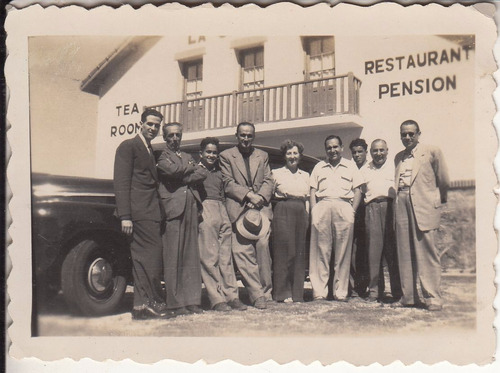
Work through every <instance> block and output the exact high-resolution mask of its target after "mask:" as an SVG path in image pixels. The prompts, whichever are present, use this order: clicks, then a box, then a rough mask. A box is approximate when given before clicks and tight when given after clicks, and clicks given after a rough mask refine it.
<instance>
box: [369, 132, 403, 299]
mask: <svg viewBox="0 0 500 373" xmlns="http://www.w3.org/2000/svg"><path fill="white" fill-rule="evenodd" d="M387 153H388V148H387V143H386V142H385V141H384V140H381V139H377V140H375V141H373V142H372V144H371V146H370V155H371V156H372V161H371V162H369V163H367V164H366V165H365V166H364V167H362V168H361V173H362V174H363V177H364V179H365V186H364V187H363V191H364V196H365V197H364V199H365V200H364V202H365V219H366V220H365V227H366V243H367V244H368V264H369V274H370V277H369V279H370V283H369V286H368V288H369V295H368V299H367V300H368V301H369V302H376V301H377V300H380V301H382V299H383V296H384V288H385V284H384V269H383V266H382V257H385V260H386V262H387V267H388V269H389V278H390V283H391V293H392V298H393V299H395V300H399V298H401V283H400V280H399V269H398V264H397V256H396V243H395V236H394V226H393V209H392V207H393V206H392V203H393V200H394V198H395V197H396V191H395V189H394V167H393V165H392V164H391V163H390V162H386V161H387Z"/></svg>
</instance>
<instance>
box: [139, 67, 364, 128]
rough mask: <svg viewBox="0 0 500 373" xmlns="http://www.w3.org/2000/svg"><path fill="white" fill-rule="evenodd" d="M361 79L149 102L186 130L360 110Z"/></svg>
mask: <svg viewBox="0 0 500 373" xmlns="http://www.w3.org/2000/svg"><path fill="white" fill-rule="evenodd" d="M360 86H361V81H360V80H359V79H358V78H356V77H354V75H353V74H352V73H348V74H346V75H339V76H334V77H330V78H324V79H318V80H310V81H302V82H295V83H288V84H284V85H276V86H271V87H265V88H259V89H252V90H245V91H234V92H232V93H226V94H222V95H217V96H209V97H201V98H197V99H191V100H184V101H177V102H170V103H166V104H158V105H151V106H148V107H150V108H154V109H156V110H158V111H160V112H161V113H162V114H163V115H164V117H165V122H167V123H168V122H180V123H182V124H183V126H184V131H185V132H194V131H203V130H209V129H216V128H226V127H234V126H236V125H237V124H238V123H239V122H242V121H249V122H252V123H262V122H276V121H283V120H294V119H303V118H313V117H321V116H330V115H339V114H358V113H359V89H360Z"/></svg>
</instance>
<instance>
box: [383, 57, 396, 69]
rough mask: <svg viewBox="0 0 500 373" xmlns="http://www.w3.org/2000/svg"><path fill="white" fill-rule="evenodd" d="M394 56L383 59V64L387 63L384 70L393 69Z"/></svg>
mask: <svg viewBox="0 0 500 373" xmlns="http://www.w3.org/2000/svg"><path fill="white" fill-rule="evenodd" d="M393 62H394V58H388V59H386V60H385V64H386V65H387V68H386V69H385V71H392V70H394V63H393Z"/></svg>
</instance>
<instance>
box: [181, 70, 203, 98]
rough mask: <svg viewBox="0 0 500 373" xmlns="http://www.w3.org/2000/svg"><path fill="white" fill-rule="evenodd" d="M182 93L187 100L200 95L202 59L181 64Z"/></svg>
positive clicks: (201, 88) (201, 89)
mask: <svg viewBox="0 0 500 373" xmlns="http://www.w3.org/2000/svg"><path fill="white" fill-rule="evenodd" d="M183 70H184V71H183V75H184V95H185V98H186V99H187V100H191V99H195V98H199V97H201V95H202V93H203V84H202V83H203V60H196V61H189V62H185V63H184V64H183Z"/></svg>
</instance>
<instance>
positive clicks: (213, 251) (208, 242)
mask: <svg viewBox="0 0 500 373" xmlns="http://www.w3.org/2000/svg"><path fill="white" fill-rule="evenodd" d="M218 154H219V139H217V138H216V137H206V138H204V139H203V140H201V144H200V155H201V158H200V165H201V166H202V167H204V168H206V170H207V171H208V176H207V178H206V179H205V180H203V184H202V185H200V187H199V190H200V197H201V200H202V201H203V213H202V221H201V223H200V225H199V234H198V243H199V247H200V258H201V277H202V279H203V283H204V284H205V288H206V289H207V293H208V299H209V300H210V305H211V307H212V309H214V310H215V311H231V310H232V309H237V310H241V311H243V310H246V309H247V306H245V305H244V304H243V303H241V301H240V299H239V296H238V284H237V282H236V275H235V273H234V267H233V258H232V254H231V236H232V229H231V222H230V221H229V216H228V215H227V211H226V204H225V195H224V183H223V180H222V173H221V171H220V167H219V162H218V158H219V157H218Z"/></svg>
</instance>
